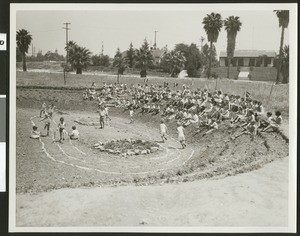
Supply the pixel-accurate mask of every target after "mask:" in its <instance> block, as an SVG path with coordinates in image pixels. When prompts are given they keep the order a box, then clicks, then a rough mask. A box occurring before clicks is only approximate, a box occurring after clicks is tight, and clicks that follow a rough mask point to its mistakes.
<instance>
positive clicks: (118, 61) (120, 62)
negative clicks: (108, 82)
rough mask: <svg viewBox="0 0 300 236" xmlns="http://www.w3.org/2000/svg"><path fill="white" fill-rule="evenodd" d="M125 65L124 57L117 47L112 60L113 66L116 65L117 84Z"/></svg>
mask: <svg viewBox="0 0 300 236" xmlns="http://www.w3.org/2000/svg"><path fill="white" fill-rule="evenodd" d="M126 66H127V61H126V58H124V57H123V56H122V53H121V51H120V49H119V48H118V49H117V51H116V54H115V56H114V61H113V67H116V68H117V69H118V74H117V75H118V76H117V81H118V84H119V83H120V76H121V75H123V73H124V71H125V68H126Z"/></svg>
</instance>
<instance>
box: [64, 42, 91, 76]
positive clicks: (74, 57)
mask: <svg viewBox="0 0 300 236" xmlns="http://www.w3.org/2000/svg"><path fill="white" fill-rule="evenodd" d="M68 50H69V62H70V64H71V66H72V68H73V69H75V70H76V74H82V69H84V68H86V67H87V66H88V65H89V64H90V54H91V52H90V51H89V50H88V49H86V48H85V47H80V46H78V45H76V44H75V45H74V46H73V47H71V48H69V49H68Z"/></svg>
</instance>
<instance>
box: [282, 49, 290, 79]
mask: <svg viewBox="0 0 300 236" xmlns="http://www.w3.org/2000/svg"><path fill="white" fill-rule="evenodd" d="M289 51H290V49H289V46H286V45H285V46H284V48H283V52H282V62H281V74H282V83H284V84H287V83H288V79H289V74H290V73H289V66H290V62H289V61H290V53H289Z"/></svg>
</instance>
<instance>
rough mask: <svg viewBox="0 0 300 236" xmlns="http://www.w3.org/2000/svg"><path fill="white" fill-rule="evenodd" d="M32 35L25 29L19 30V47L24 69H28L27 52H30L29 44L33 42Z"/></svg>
mask: <svg viewBox="0 0 300 236" xmlns="http://www.w3.org/2000/svg"><path fill="white" fill-rule="evenodd" d="M31 40H32V37H31V35H30V34H29V32H28V31H27V30H25V29H20V30H19V31H17V47H18V49H19V50H20V52H21V54H22V62H23V71H27V67H26V53H27V52H28V49H29V45H30V44H31Z"/></svg>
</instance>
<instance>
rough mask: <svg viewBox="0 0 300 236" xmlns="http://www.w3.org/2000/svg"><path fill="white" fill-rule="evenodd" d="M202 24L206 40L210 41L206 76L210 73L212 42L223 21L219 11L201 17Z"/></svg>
mask: <svg viewBox="0 0 300 236" xmlns="http://www.w3.org/2000/svg"><path fill="white" fill-rule="evenodd" d="M202 24H203V25H204V27H203V28H204V30H205V32H206V34H207V40H208V42H210V58H209V67H208V78H209V77H210V75H211V60H212V48H213V43H215V42H217V40H218V36H219V32H220V31H221V28H222V26H223V21H222V18H221V15H220V14H219V13H214V12H212V13H211V14H210V15H207V16H206V17H204V18H203V21H202Z"/></svg>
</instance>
